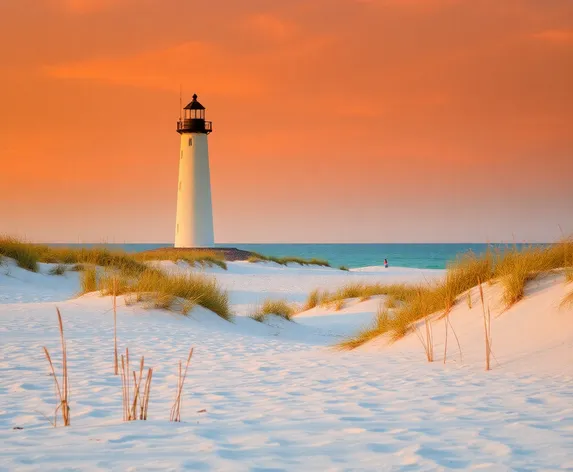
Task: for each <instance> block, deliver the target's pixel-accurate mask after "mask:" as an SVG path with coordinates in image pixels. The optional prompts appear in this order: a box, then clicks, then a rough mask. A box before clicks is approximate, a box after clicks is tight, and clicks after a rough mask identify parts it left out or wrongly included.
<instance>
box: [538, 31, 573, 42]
mask: <svg viewBox="0 0 573 472" xmlns="http://www.w3.org/2000/svg"><path fill="white" fill-rule="evenodd" d="M533 37H534V38H535V39H539V40H542V41H548V42H551V43H559V44H564V43H565V44H566V43H573V30H571V29H570V30H564V29H550V30H545V31H542V32H541V33H536V34H534V35H533Z"/></svg>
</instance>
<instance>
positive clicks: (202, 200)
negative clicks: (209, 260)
mask: <svg viewBox="0 0 573 472" xmlns="http://www.w3.org/2000/svg"><path fill="white" fill-rule="evenodd" d="M211 131H212V126H211V122H210V121H205V107H204V106H203V105H201V104H200V103H199V102H198V101H197V95H193V100H192V101H191V103H189V105H187V106H186V107H185V108H184V109H183V118H182V119H180V120H179V121H178V122H177V132H178V133H179V134H180V135H181V152H180V154H179V183H178V187H177V219H176V224H175V247H183V248H192V247H212V246H213V244H214V239H215V238H214V235H213V208H212V204H211V177H210V172H209V147H208V144H207V135H208V134H209V133H210V132H211Z"/></svg>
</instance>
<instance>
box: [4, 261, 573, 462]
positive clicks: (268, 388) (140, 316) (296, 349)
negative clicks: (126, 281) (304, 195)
mask: <svg viewBox="0 0 573 472" xmlns="http://www.w3.org/2000/svg"><path fill="white" fill-rule="evenodd" d="M160 266H161V267H162V268H163V269H164V270H171V271H188V270H199V269H190V268H189V266H187V265H186V264H173V263H167V262H162V263H160ZM49 267H50V266H49V265H47V264H46V265H42V267H41V273H39V274H33V273H30V272H27V271H24V270H22V269H19V268H18V267H15V265H14V264H12V263H11V262H9V261H4V263H3V265H2V266H1V267H0V345H1V357H0V377H1V383H0V441H1V443H2V448H1V450H0V470H15V469H18V470H61V469H68V470H80V469H81V470H110V469H111V470H128V469H131V470H233V471H242V470H249V471H251V470H252V471H255V470H256V471H262V470H297V471H299V470H320V471H325V470H333V471H334V470H376V471H380V470H444V469H461V470H467V469H474V468H480V469H485V470H516V469H527V470H540V469H550V470H557V469H562V470H563V469H567V468H573V357H572V353H573V309H571V308H560V307H559V303H560V301H561V299H562V297H563V296H564V294H565V293H567V291H570V290H572V289H573V285H571V284H569V286H566V285H565V283H564V281H563V278H562V276H560V275H551V276H547V277H544V278H542V279H539V280H537V281H534V282H532V283H530V284H529V286H528V289H527V296H526V298H525V299H524V300H522V301H521V302H519V303H518V304H516V305H515V306H514V307H512V308H511V309H510V310H508V311H505V312H501V309H500V306H499V303H498V300H499V288H498V287H497V286H496V285H493V286H491V287H490V286H486V287H485V290H486V298H487V300H489V303H490V306H491V308H492V310H493V311H492V315H493V322H492V337H493V351H494V353H495V355H496V358H497V360H498V361H499V365H498V364H497V363H496V362H494V363H493V370H492V371H490V372H484V370H483V350H484V347H483V319H482V318H481V306H480V304H479V303H478V296H477V292H476V291H475V289H474V291H473V294H472V295H473V300H474V303H473V308H472V309H471V310H469V308H468V307H467V305H466V303H465V301H464V300H462V301H461V302H460V303H459V304H458V305H457V306H456V307H455V308H454V310H453V311H452V313H451V314H450V317H451V321H452V324H453V326H454V328H455V329H456V333H457V335H458V337H459V339H460V343H461V346H462V350H463V362H460V358H459V353H458V348H457V344H456V343H455V341H454V340H453V339H452V338H450V339H449V340H448V346H449V347H448V354H447V363H446V364H445V365H444V364H443V363H442V359H443V334H444V327H443V321H438V322H436V323H435V324H434V329H433V331H434V338H435V350H436V361H435V362H434V363H431V364H429V363H427V362H426V361H425V358H424V352H423V349H422V346H421V344H420V342H419V340H418V339H417V338H416V336H414V335H410V336H407V337H406V338H405V339H403V340H401V341H399V342H397V343H395V344H393V345H390V346H388V345H387V343H386V342H385V340H384V339H378V340H376V341H374V342H371V343H369V344H367V345H366V346H364V347H363V348H361V349H358V350H356V351H352V352H339V351H335V350H333V349H330V346H332V345H333V344H335V343H336V342H338V341H339V340H340V339H342V337H343V336H346V335H348V334H350V333H352V332H353V331H354V330H357V329H359V328H360V327H361V326H362V325H364V324H367V323H369V322H371V320H372V318H373V316H374V313H375V311H376V309H377V307H378V304H379V303H380V301H381V300H380V299H379V298H374V299H371V300H368V301H366V302H362V303H360V302H358V301H350V302H349V303H348V304H347V306H346V307H345V308H343V309H342V310H341V311H338V312H336V311H333V310H331V309H330V310H329V309H327V308H322V307H319V308H314V309H313V310H309V311H308V312H305V313H302V314H300V315H298V316H297V317H296V318H295V320H296V322H294V323H290V322H287V321H285V320H282V319H279V318H276V317H271V318H270V319H269V320H268V322H267V323H264V324H262V323H257V322H255V321H253V320H251V319H249V318H248V317H247V316H245V315H246V314H248V313H249V311H250V309H251V308H252V307H253V306H254V305H255V304H257V303H258V302H260V301H261V300H262V299H264V298H266V297H267V296H272V297H282V298H286V299H288V300H291V301H295V302H302V301H304V299H305V297H306V295H307V294H308V292H309V291H310V290H312V289H314V288H317V287H321V288H328V289H333V288H336V287H339V286H341V285H343V284H344V283H346V282H348V281H357V280H365V281H377V282H383V283H393V282H408V281H423V280H431V279H433V278H436V277H441V276H442V275H443V271H431V270H416V269H400V268H390V269H388V270H381V269H380V268H364V269H360V270H353V271H350V272H343V271H338V270H334V269H329V268H309V267H306V268H300V267H298V266H296V267H282V266H275V265H274V264H249V263H243V262H233V263H229V270H228V271H223V270H222V269H219V268H210V269H203V270H199V271H203V272H205V273H207V274H210V275H212V276H214V277H216V278H217V279H218V280H219V281H220V283H221V285H222V286H223V287H225V288H227V289H228V290H229V292H230V299H231V303H232V306H233V310H234V311H235V313H237V314H238V315H239V316H237V317H236V320H235V323H229V322H226V321H224V320H222V319H221V318H219V317H218V316H216V315H214V314H213V313H211V312H209V311H207V310H205V309H202V308H196V309H194V310H193V311H192V312H191V314H190V315H189V316H188V317H184V316H182V315H179V314H175V313H170V312H165V311H159V310H146V309H143V308H141V307H137V306H125V304H123V303H122V300H121V298H120V300H119V302H120V303H119V310H118V333H119V345H120V348H121V349H123V348H125V347H126V346H127V347H129V349H130V352H131V353H132V356H133V357H132V358H134V359H135V358H136V357H137V356H141V355H145V359H146V365H149V366H153V367H154V370H155V373H154V378H153V386H152V390H151V401H150V406H149V418H150V419H149V421H147V422H130V423H123V422H122V421H121V416H122V411H121V387H120V379H119V377H116V376H114V375H113V337H112V336H113V318H112V313H111V311H110V308H111V299H110V298H109V297H100V296H98V295H97V294H89V295H85V296H82V297H79V298H74V294H75V293H77V291H78V287H79V283H78V275H77V274H76V273H73V272H68V273H66V275H65V276H61V277H58V276H50V275H47V271H48V269H49ZM55 306H58V307H59V308H60V310H61V311H62V315H63V318H64V326H65V332H66V337H67V339H68V357H69V364H70V366H69V368H70V381H71V390H72V391H71V412H72V415H71V418H72V425H71V427H69V428H56V429H54V428H52V427H51V425H50V424H49V422H48V421H47V419H46V418H45V417H44V416H43V415H47V416H49V415H51V414H53V409H54V406H55V398H54V391H53V384H52V382H53V381H52V378H51V377H50V376H49V375H48V369H47V362H46V360H45V358H44V356H43V353H42V346H47V347H48V349H50V351H51V352H52V353H54V357H56V360H58V361H59V334H58V330H57V321H56V314H55ZM190 346H195V354H194V357H193V360H192V365H191V368H190V372H189V375H188V380H187V383H186V387H185V391H184V399H183V408H182V419H183V421H182V422H181V423H177V424H176V423H169V421H168V419H169V409H170V407H171V403H172V401H173V396H174V393H175V388H176V382H177V380H176V362H177V361H179V360H184V359H185V357H186V355H187V351H188V349H189V347H190ZM15 427H18V428H23V429H13V428H15Z"/></svg>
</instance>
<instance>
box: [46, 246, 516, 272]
mask: <svg viewBox="0 0 573 472" xmlns="http://www.w3.org/2000/svg"><path fill="white" fill-rule="evenodd" d="M51 246H71V247H93V246H105V247H108V248H110V249H112V250H113V249H119V250H124V251H127V252H139V251H146V250H149V249H156V248H161V247H173V245H172V244H171V245H170V244H168V243H163V244H161V243H158V244H51ZM216 246H218V247H236V248H239V249H245V250H247V251H254V252H258V253H261V254H264V255H267V256H278V257H282V256H298V257H304V258H314V257H315V258H319V259H326V260H327V261H328V262H330V264H331V265H332V266H333V267H339V266H346V267H349V268H356V267H366V266H380V265H383V263H384V259H388V263H389V264H390V265H391V266H394V267H415V268H420V269H444V268H446V265H447V264H448V262H452V261H454V260H455V259H456V257H457V256H458V255H461V254H464V253H467V252H468V251H472V252H474V253H475V254H482V253H484V252H485V251H486V250H487V248H488V247H490V248H491V247H494V248H499V249H504V248H507V247H509V246H508V245H506V244H489V245H488V244H477V243H476V244H473V243H455V244H454V243H449V244H446V243H434V244H243V243H225V244H216ZM516 246H517V247H518V248H520V247H522V246H524V245H523V244H516ZM511 247H513V244H512V245H511Z"/></svg>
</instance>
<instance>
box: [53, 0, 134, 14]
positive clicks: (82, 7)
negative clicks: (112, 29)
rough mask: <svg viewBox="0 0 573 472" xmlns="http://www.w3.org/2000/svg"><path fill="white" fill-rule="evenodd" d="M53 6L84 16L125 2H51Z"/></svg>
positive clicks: (68, 0)
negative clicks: (53, 3)
mask: <svg viewBox="0 0 573 472" xmlns="http://www.w3.org/2000/svg"><path fill="white" fill-rule="evenodd" d="M52 1H53V2H55V4H56V5H57V6H58V7H59V8H62V9H64V10H66V11H68V12H71V13H74V14H79V15H85V14H90V13H95V12H98V11H102V10H107V9H108V8H112V7H114V6H118V5H120V4H123V3H125V0H52Z"/></svg>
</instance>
